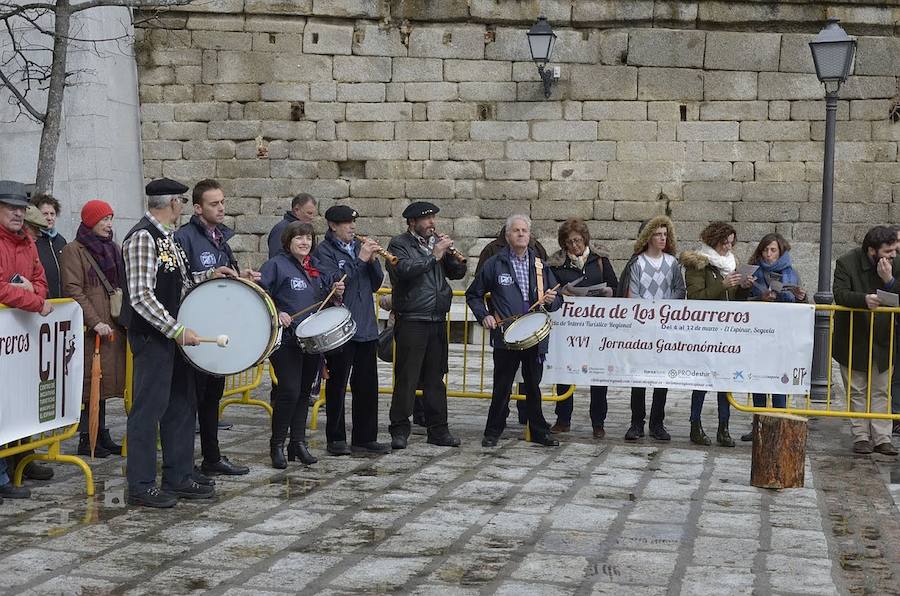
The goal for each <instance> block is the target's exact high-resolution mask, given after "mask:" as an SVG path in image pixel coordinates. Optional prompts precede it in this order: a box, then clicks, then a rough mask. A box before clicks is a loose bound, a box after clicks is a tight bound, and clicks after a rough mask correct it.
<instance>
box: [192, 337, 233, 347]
mask: <svg viewBox="0 0 900 596" xmlns="http://www.w3.org/2000/svg"><path fill="white" fill-rule="evenodd" d="M197 341H199V342H200V343H201V344H216V345H217V346H219V347H220V348H224V347H225V346H227V345H228V336H227V335H220V336H218V337H198V338H197Z"/></svg>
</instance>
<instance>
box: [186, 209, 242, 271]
mask: <svg viewBox="0 0 900 596" xmlns="http://www.w3.org/2000/svg"><path fill="white" fill-rule="evenodd" d="M216 227H217V228H218V229H219V231H220V232H221V233H222V245H221V246H219V247H216V245H215V244H213V242H212V240H210V239H209V236H207V235H206V224H205V223H203V220H202V219H200V216H199V215H194V216H193V217H191V221H189V222H188V223H186V224H185V225H183V226H181V227H180V228H178V231H176V232H175V239H176V240H178V244H180V245H181V247H182V248H183V249H184V252H185V254H186V255H187V257H188V260H189V261H190V262H189V263H188V267H189V268H190V270H191V271H192V272H194V273H199V272H200V271H207V270H208V269H215V268H216V267H231V268H232V269H234V270H235V271H237V259H235V258H234V253H233V252H232V251H231V247H230V246H228V240H229V239H230V238H231V237H232V236H234V230H232V229H231V228H229V227H228V226H224V225H222V224H219V225H218V226H216Z"/></svg>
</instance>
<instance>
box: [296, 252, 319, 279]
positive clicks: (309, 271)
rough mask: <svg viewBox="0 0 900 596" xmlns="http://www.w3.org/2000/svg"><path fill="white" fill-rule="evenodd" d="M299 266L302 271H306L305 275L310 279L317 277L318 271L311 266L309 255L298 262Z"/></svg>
mask: <svg viewBox="0 0 900 596" xmlns="http://www.w3.org/2000/svg"><path fill="white" fill-rule="evenodd" d="M300 266H301V267H303V270H304V271H306V275H308V276H309V278H310V279H313V278H314V277H319V270H318V269H316V268H315V267H314V266H313V264H312V258H310V256H309V255H306V256H305V257H303V260H302V261H300Z"/></svg>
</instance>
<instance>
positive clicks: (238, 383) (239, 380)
mask: <svg viewBox="0 0 900 596" xmlns="http://www.w3.org/2000/svg"><path fill="white" fill-rule="evenodd" d="M263 365H264V363H260V364H258V365H256V366H254V367H253V368H249V369H247V370H245V371H243V372H239V373H238V374H236V375H230V376H227V377H225V392H224V393H222V396H223V397H224V398H225V399H223V400H222V402H221V403H220V404H219V418H221V417H222V412H223V411H224V410H225V408H226V407H227V406H232V405H242V406H259V407H260V408H262V409H263V410H265V411H266V412H268V413H269V416H270V417H271V416H272V406H270V405H269V404H267V403H266V402H264V401H262V400H260V399H253V398H252V397H251V396H250V392H251V391H253V390H254V389H256V388H257V387H259V385H260V383H262V376H263ZM230 395H239V396H240V397H229V396H230Z"/></svg>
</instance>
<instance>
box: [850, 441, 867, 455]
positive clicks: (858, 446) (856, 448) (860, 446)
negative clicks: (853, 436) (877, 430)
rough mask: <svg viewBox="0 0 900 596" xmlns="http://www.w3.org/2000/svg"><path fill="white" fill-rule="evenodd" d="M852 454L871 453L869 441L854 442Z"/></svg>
mask: <svg viewBox="0 0 900 596" xmlns="http://www.w3.org/2000/svg"><path fill="white" fill-rule="evenodd" d="M853 453H862V454H868V453H872V443H871V441H856V442H855V443H853Z"/></svg>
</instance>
